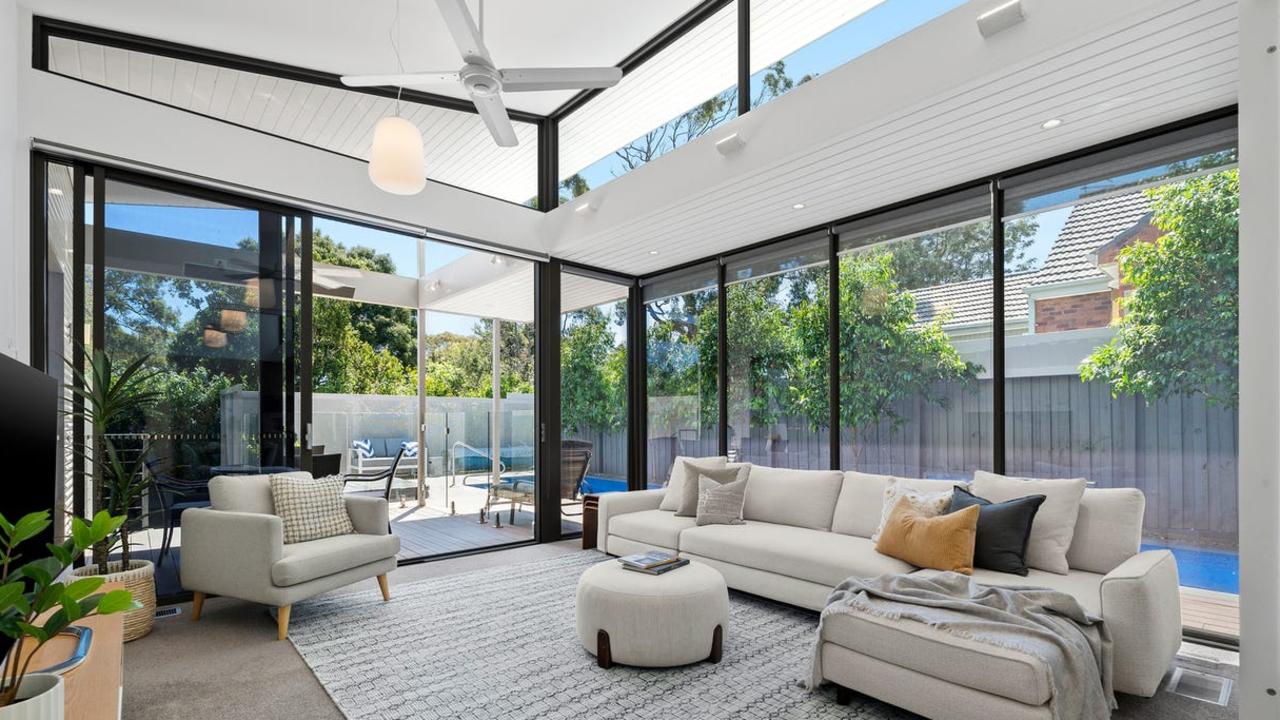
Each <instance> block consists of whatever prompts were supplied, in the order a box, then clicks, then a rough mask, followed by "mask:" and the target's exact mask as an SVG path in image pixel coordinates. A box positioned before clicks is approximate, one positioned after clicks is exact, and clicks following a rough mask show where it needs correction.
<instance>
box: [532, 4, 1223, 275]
mask: <svg viewBox="0 0 1280 720" xmlns="http://www.w3.org/2000/svg"><path fill="white" fill-rule="evenodd" d="M944 17H945V16H944ZM960 19H963V20H964V21H965V23H964V26H963V28H962V29H963V30H964V31H967V32H973V33H974V35H975V36H976V29H974V28H973V26H972V24H971V22H972V21H971V19H969V18H968V17H967V16H966V17H964V18H960ZM1032 19H1034V16H1032ZM948 22H952V23H953V24H957V23H958V20H957V19H956V18H952V19H951V20H950V21H948ZM1030 23H1031V20H1028V25H1030ZM1028 29H1030V28H1028ZM1055 40H1056V42H1055V43H1054V44H1052V45H1048V46H1043V49H1041V50H1040V51H1038V52H1035V53H1029V54H1027V55H1026V56H1025V57H1021V58H1019V60H1018V62H1016V63H1007V64H1004V65H1001V66H1000V67H999V69H998V70H996V71H993V72H988V73H985V74H983V75H981V76H978V77H974V78H972V79H971V80H969V81H968V82H963V83H956V84H955V85H954V87H950V88H947V89H946V90H945V91H943V92H937V93H930V94H928V95H927V96H926V99H921V100H916V101H914V102H911V103H909V104H906V105H903V106H901V107H897V108H894V107H892V106H888V105H887V104H886V109H885V110H884V111H883V112H877V113H874V114H873V113H868V116H869V117H870V118H871V119H869V120H860V121H858V122H850V123H849V124H848V126H847V128H843V129H841V130H840V131H839V132H834V133H831V134H829V135H828V134H825V133H820V132H816V131H815V132H813V134H812V138H811V139H810V138H807V137H806V138H800V139H799V140H794V141H790V140H789V141H788V142H793V145H796V146H798V149H796V150H794V151H791V152H789V153H787V154H786V155H785V156H784V157H780V158H778V159H775V160H772V161H770V162H768V163H763V164H759V165H756V166H747V167H749V169H745V168H744V169H743V170H740V171H736V172H734V171H732V168H733V167H735V163H737V165H736V166H738V167H743V166H742V165H741V163H740V162H738V161H736V160H734V159H732V158H731V159H729V160H727V161H726V160H723V159H721V158H719V157H718V156H717V154H716V153H715V152H714V150H712V149H711V147H710V145H709V143H711V142H714V140H715V139H716V138H715V137H713V138H708V139H706V140H705V141H699V142H698V143H693V144H690V145H686V146H685V147H683V148H681V149H678V150H676V151H674V152H672V153H670V154H668V155H667V156H665V157H663V158H660V159H658V160H656V161H654V162H652V163H649V164H648V165H646V166H645V167H644V168H642V169H641V170H639V171H636V172H633V173H631V174H629V175H628V176H626V177H624V178H621V179H619V180H617V181H615V182H613V183H610V184H609V185H608V186H607V187H605V188H603V189H601V190H597V191H595V192H593V193H591V194H590V195H589V196H588V197H591V198H595V201H596V202H597V203H598V205H599V207H600V208H601V209H600V210H599V212H597V213H593V214H590V215H581V214H578V215H577V216H575V214H574V213H573V209H572V207H569V208H565V209H563V210H557V211H555V213H553V215H555V216H557V217H556V218H554V219H552V218H549V220H552V222H549V223H548V228H555V229H554V230H552V232H555V233H556V234H557V235H559V238H560V239H559V241H558V244H557V245H556V247H554V248H553V254H555V255H557V256H558V257H562V258H565V259H568V260H573V261H577V262H580V263H583V264H587V265H593V266H598V267H603V268H608V269H612V270H617V271H620V272H627V273H632V274H643V273H648V272H656V271H659V270H662V269H663V268H665V267H671V266H674V265H677V264H680V263H684V262H688V261H691V260H694V259H697V258H700V257H706V256H710V255H716V254H720V253H724V252H728V251H730V250H732V249H735V248H738V247H742V246H744V245H748V244H752V243H756V242H759V241H762V240H767V239H769V238H771V237H777V236H780V235H784V234H787V233H791V232H795V231H797V230H800V229H803V228H806V227H811V226H813V225H817V224H820V223H823V222H827V221H831V220H835V219H838V218H841V217H844V216H847V215H852V214H855V213H858V212H864V211H867V210H872V209H874V208H876V207H880V206H883V205H886V204H889V203H892V202H896V201H900V200H904V199H908V198H911V197H914V196H918V195H922V194H925V193H928V192H932V191H936V190H939V189H943V188H946V187H950V186H953V185H956V184H959V183H963V182H969V181H973V180H980V179H981V178H983V177H985V176H987V175H988V174H991V173H995V172H1000V171H1004V170H1009V169H1012V168H1015V167H1018V166H1020V165H1023V164H1026V163H1028V162H1033V161H1036V160H1040V159H1043V158H1048V157H1053V156H1055V155H1059V154H1062V153H1064V152H1068V151H1071V150H1075V149H1078V148H1081V147H1086V146H1088V145H1091V144H1095V143H1098V142H1100V141H1103V140H1107V139H1112V138H1116V137H1120V136H1123V135H1126V134H1129V133H1133V132H1137V131H1140V130H1145V129H1148V128H1151V127H1154V126H1157V125H1160V124H1162V123H1167V122H1172V121H1174V120H1178V119H1181V118H1185V117H1188V116H1191V115H1194V114H1197V113H1200V112H1206V111H1208V110H1213V109H1217V108H1221V107H1224V106H1227V105H1230V104H1232V103H1234V102H1235V100H1236V86H1237V52H1238V51H1237V8H1236V3H1235V2H1234V1H1233V0H1179V1H1178V2H1159V3H1147V4H1146V5H1145V6H1143V7H1141V8H1138V9H1136V10H1135V11H1134V12H1132V13H1129V14H1128V15H1125V16H1123V22H1114V21H1113V22H1110V23H1107V24H1106V25H1105V26H1104V27H1098V28H1096V29H1094V30H1093V31H1092V32H1089V33H1081V34H1078V35H1072V36H1061V35H1060V36H1058V37H1056V38H1055ZM901 41H908V44H909V43H910V42H911V41H913V38H912V37H911V36H910V35H908V36H905V37H903V38H901V39H900V40H899V41H895V42H894V43H890V44H889V46H886V48H890V47H891V46H893V45H895V44H897V43H900V42H901ZM905 47H906V46H904V45H899V48H905ZM913 47H914V46H913ZM901 52H905V50H901ZM882 56H883V53H881V52H880V51H873V52H872V53H869V54H868V55H866V56H864V57H863V58H861V59H859V60H858V61H856V62H854V63H852V64H851V65H850V66H846V67H845V68H841V69H840V70H837V71H834V72H832V73H829V74H827V75H826V76H824V77H821V78H818V79H817V80H815V81H813V82H811V83H809V84H807V85H805V86H803V87H802V88H798V89H797V90H795V91H793V93H791V94H790V95H789V96H788V98H787V99H785V100H783V101H779V102H776V103H772V104H770V105H768V106H765V107H763V108H761V109H758V110H756V111H753V112H752V113H750V114H749V115H747V116H745V117H743V118H740V119H739V120H737V121H734V123H733V124H731V125H730V126H729V127H726V128H722V129H721V130H720V131H719V133H718V135H723V134H724V133H727V132H734V131H735V130H737V129H738V128H745V130H741V131H742V132H745V133H747V135H748V146H747V150H746V152H750V151H751V144H752V142H753V140H757V141H759V142H768V140H765V139H764V138H762V137H759V136H760V134H762V133H764V134H767V133H769V132H777V131H778V130H777V129H778V128H782V127H798V126H815V125H817V123H814V122H813V121H812V120H811V119H807V118H806V119H803V122H802V118H800V117H798V116H796V117H790V118H786V117H783V116H784V115H785V114H786V113H788V112H795V108H796V107H799V106H801V105H804V106H807V107H810V108H811V107H813V105H814V104H815V103H817V102H821V100H815V98H819V97H821V94H822V93H824V92H825V93H827V96H828V97H832V96H833V95H834V94H837V93H844V94H845V95H844V97H849V95H848V93H850V89H849V85H848V82H849V80H848V78H850V77H861V78H863V79H865V78H866V77H868V73H870V76H872V77H874V75H875V74H876V73H877V72H878V71H877V69H876V63H877V60H879V59H880V58H881V57H882ZM864 63H866V64H865V65H863V66H862V68H861V69H858V68H855V67H854V66H858V65H860V64H864ZM851 70H853V71H854V72H857V73H861V74H860V75H850V74H849V73H850V71H851ZM877 93H881V94H883V92H882V91H881V90H880V89H877V88H876V87H873V86H872V87H867V89H866V94H865V102H868V103H874V101H875V98H876V96H877ZM801 96H804V97H803V98H802V97H801ZM775 105H776V106H777V107H774V106H775ZM802 112H803V111H802ZM810 112H811V110H810ZM753 116H754V117H753ZM1052 117H1056V118H1060V119H1062V120H1063V121H1064V122H1063V124H1062V125H1061V126H1059V127H1057V128H1055V129H1053V130H1044V129H1042V128H1041V127H1040V124H1041V123H1042V122H1043V121H1045V120H1046V119H1049V118H1052ZM753 123H754V124H753ZM832 124H834V123H832ZM752 132H754V133H755V134H754V135H752V134H751V133H752ZM801 141H808V144H807V145H805V144H802V142H801ZM744 154H745V153H744ZM695 158H699V159H698V160H695ZM695 164H696V165H697V167H699V168H707V167H720V168H725V170H724V171H723V174H721V175H720V179H719V180H718V181H717V182H715V183H713V184H706V185H703V186H699V187H696V188H695V189H693V190H692V191H690V192H685V193H682V194H680V195H679V196H678V197H676V196H675V195H676V192H677V191H676V190H675V189H674V188H680V189H682V190H683V189H685V188H688V187H689V186H690V185H691V184H693V183H694V181H692V180H690V179H689V177H688V176H691V175H693V174H694V173H691V172H689V170H690V169H691V168H692V167H693V166H694V165H695ZM711 172H713V171H710V170H708V171H705V174H704V175H699V180H702V179H703V178H704V177H705V176H709V175H710V174H711ZM664 192H665V193H667V196H666V197H662V198H661V199H659V196H660V195H662V193H664ZM641 195H643V196H645V197H648V198H651V199H652V202H651V203H650V205H649V206H648V209H646V210H638V211H635V212H628V214H627V215H625V216H622V215H621V214H619V216H616V217H615V216H611V215H610V210H611V205H619V204H622V203H624V202H625V203H628V205H627V210H628V211H630V210H631V209H632V208H635V207H637V205H635V204H634V203H636V198H637V197H639V196H641ZM624 198H627V199H626V200H624ZM584 199H585V198H584ZM796 203H803V204H804V208H803V209H800V210H793V209H792V205H793V204H796ZM653 250H657V251H658V254H656V255H655V254H651V251H653Z"/></svg>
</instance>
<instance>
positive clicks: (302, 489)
mask: <svg viewBox="0 0 1280 720" xmlns="http://www.w3.org/2000/svg"><path fill="white" fill-rule="evenodd" d="M271 499H272V501H274V502H275V506H276V515H279V516H280V519H281V520H283V521H284V542H285V544H286V545H287V544H289V543H299V542H306V541H308V540H319V539H320V538H327V537H332V536H334V535H349V534H351V533H353V532H355V531H356V529H355V526H353V525H352V524H351V516H350V515H348V514H347V505H346V502H345V501H344V500H343V499H342V478H341V477H338V476H337V475H331V476H329V477H323V478H310V477H299V476H297V475H272V476H271Z"/></svg>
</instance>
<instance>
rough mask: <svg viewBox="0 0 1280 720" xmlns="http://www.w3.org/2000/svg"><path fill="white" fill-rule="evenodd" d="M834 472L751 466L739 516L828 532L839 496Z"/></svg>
mask: <svg viewBox="0 0 1280 720" xmlns="http://www.w3.org/2000/svg"><path fill="white" fill-rule="evenodd" d="M842 479H843V478H842V476H841V474H840V471H838V470H787V469H784V468H771V467H763V466H761V465H755V466H753V467H752V468H751V476H750V479H748V480H747V499H746V503H745V504H744V505H743V508H742V517H744V518H746V519H747V520H759V521H760V522H770V523H778V524H780V525H794V526H796V527H804V528H813V529H815V530H830V529H831V513H833V512H834V511H835V506H836V498H837V497H838V496H839V495H840V484H841V481H842Z"/></svg>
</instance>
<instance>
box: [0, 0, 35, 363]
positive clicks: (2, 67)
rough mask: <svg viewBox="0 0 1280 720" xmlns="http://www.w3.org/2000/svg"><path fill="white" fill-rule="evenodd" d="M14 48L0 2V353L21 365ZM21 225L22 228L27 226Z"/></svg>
mask: <svg viewBox="0 0 1280 720" xmlns="http://www.w3.org/2000/svg"><path fill="white" fill-rule="evenodd" d="M18 45H19V43H18V8H17V4H16V3H15V1H14V0H0V353H4V354H5V355H9V356H12V357H20V358H22V359H24V360H25V359H26V354H25V352H21V354H20V349H19V340H18V338H19V337H22V344H23V347H25V345H26V343H27V342H28V340H29V333H28V332H27V321H26V317H27V316H26V307H27V305H26V303H20V302H18V300H19V293H20V292H21V288H25V287H26V282H25V281H26V277H27V272H26V268H27V265H26V258H27V250H26V244H27V243H26V237H27V236H26V235H25V234H24V233H20V232H18V226H19V222H18V215H26V213H18V212H15V210H16V209H17V208H24V207H26V206H25V205H20V204H17V197H18V193H17V192H16V190H17V186H19V185H22V184H23V183H22V182H21V180H20V179H19V178H22V177H25V175H22V174H21V173H22V169H23V168H25V165H24V164H20V163H19V162H18V155H19V154H20V148H21V142H19V140H18V131H17V126H18V91H17V84H18V57H19V55H18ZM22 196H23V197H25V193H22ZM21 226H22V227H24V228H25V227H26V222H25V221H23V222H22V223H21ZM10 276H12V278H13V279H12V281H11V280H10Z"/></svg>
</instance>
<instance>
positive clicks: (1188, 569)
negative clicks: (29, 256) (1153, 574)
mask: <svg viewBox="0 0 1280 720" xmlns="http://www.w3.org/2000/svg"><path fill="white" fill-rule="evenodd" d="M1142 549H1143V550H1168V551H1170V552H1172V553H1173V557H1174V558H1175V559H1176V560H1177V561H1178V580H1179V581H1180V582H1181V583H1182V584H1183V585H1184V586H1186V587H1195V588H1203V589H1205V590H1216V591H1218V592H1224V593H1232V594H1238V593H1239V592H1240V556H1239V555H1237V554H1236V553H1233V552H1227V551H1225V550H1203V549H1200V548H1188V547H1177V546H1169V545H1156V544H1148V543H1143V544H1142Z"/></svg>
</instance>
